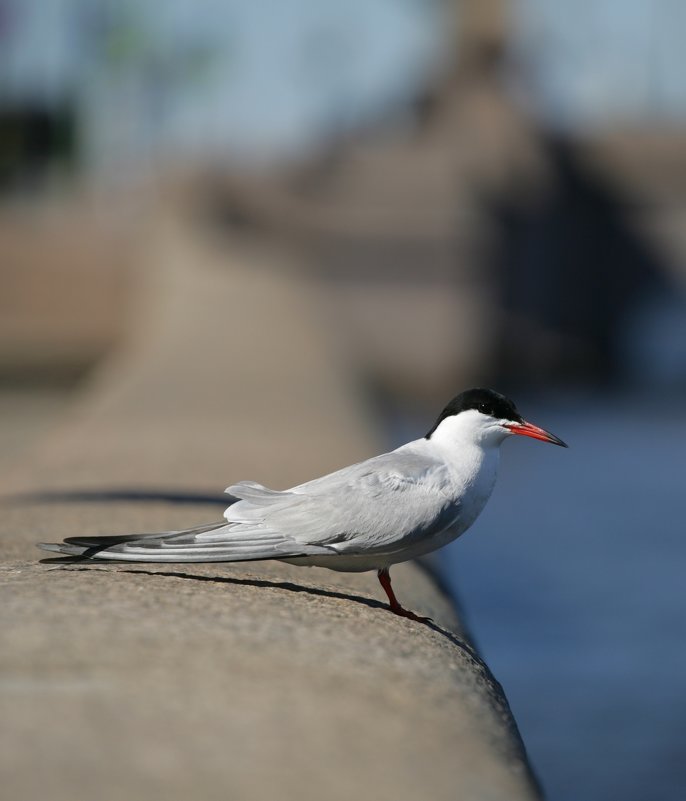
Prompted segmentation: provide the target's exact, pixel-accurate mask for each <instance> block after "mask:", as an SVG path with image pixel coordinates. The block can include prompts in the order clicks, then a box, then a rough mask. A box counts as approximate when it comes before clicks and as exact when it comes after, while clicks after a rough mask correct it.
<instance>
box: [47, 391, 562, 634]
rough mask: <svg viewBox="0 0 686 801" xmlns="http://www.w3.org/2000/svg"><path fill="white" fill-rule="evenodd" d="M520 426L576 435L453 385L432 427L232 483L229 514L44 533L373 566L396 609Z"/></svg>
mask: <svg viewBox="0 0 686 801" xmlns="http://www.w3.org/2000/svg"><path fill="white" fill-rule="evenodd" d="M513 435H519V436H525V437H531V438H533V439H537V440H542V441H543V442H549V443H552V444H553V445H559V446H561V447H565V448H566V447H568V446H567V445H566V443H564V442H563V441H562V440H561V439H560V438H559V437H556V436H555V435H554V434H551V433H550V432H549V431H546V430H545V429H543V428H539V427H538V426H536V425H534V424H533V423H530V422H527V421H526V420H525V419H524V418H523V417H522V416H521V414H520V413H519V412H518V411H517V407H516V406H515V404H514V402H513V401H512V400H510V399H509V398H508V397H506V396H505V395H501V394H500V393H498V392H496V391H494V390H492V389H484V388H474V389H469V390H466V391H465V392H462V393H460V394H459V395H456V396H455V397H454V398H453V399H452V400H451V401H450V402H449V403H448V404H447V405H446V406H445V408H444V409H443V410H442V411H441V413H440V414H439V415H438V417H437V418H436V421H435V422H434V424H433V426H432V427H431V428H430V429H429V431H428V432H427V433H426V435H425V436H424V437H422V438H420V439H416V440H413V441H411V442H408V443H406V444H404V445H401V446H400V447H399V448H396V449H395V450H392V451H390V452H388V453H383V454H381V455H379V456H374V457H372V458H370V459H366V460H365V461H362V462H358V463H356V464H353V465H350V466H348V467H344V468H342V469H340V470H336V471H335V472H333V473H328V474H326V475H324V476H321V477H320V478H315V479H313V480H311V481H307V482H305V483H304V484H298V485H297V486H295V487H291V488H290V489H286V490H274V489H269V488H268V487H265V486H263V485H262V484H259V483H257V482H255V481H240V482H238V483H236V484H232V485H231V486H230V487H228V488H227V489H226V492H227V493H228V494H229V495H230V496H231V501H230V503H229V505H228V506H227V508H226V510H225V512H224V516H223V518H222V520H221V521H219V522H215V523H210V524H207V525H201V526H198V527H196V528H190V529H184V530H179V531H164V532H158V533H155V534H124V535H113V536H108V535H105V536H93V537H88V536H84V537H81V536H76V537H67V538H66V539H65V540H64V541H63V542H61V543H39V544H38V547H40V548H43V549H44V550H47V551H52V552H56V553H59V554H62V555H66V556H68V557H71V559H72V560H73V559H77V560H79V561H82V560H83V561H97V562H103V561H114V562H157V563H190V562H251V561H261V560H279V561H282V562H287V563H290V564H295V565H303V566H312V565H315V566H318V567H326V568H329V569H332V570H339V571H345V572H364V571H376V574H377V577H378V579H379V582H380V584H381V586H382V587H383V589H384V592H385V593H386V596H387V597H388V604H389V607H388V608H389V609H390V611H391V612H394V613H395V614H396V615H400V616H402V617H406V618H409V619H411V620H415V621H420V622H429V621H430V618H426V617H422V616H420V615H417V614H415V613H414V612H412V611H411V610H409V609H406V608H405V607H403V606H402V605H401V604H400V602H399V601H398V599H397V598H396V596H395V592H394V590H393V587H392V585H391V577H390V572H389V571H390V568H391V566H392V565H394V564H397V563H399V562H405V561H407V560H409V559H416V558H418V557H421V556H424V555H425V554H428V553H430V552H431V551H434V550H436V549H437V548H441V547H442V546H443V545H446V544H447V543H449V542H451V541H452V540H454V539H456V538H457V537H459V536H460V535H461V534H463V533H464V532H465V531H466V530H467V529H468V528H469V527H470V526H471V525H472V524H473V523H474V521H475V520H476V519H477V517H478V516H479V514H480V513H481V511H482V510H483V508H484V506H485V505H486V502H487V501H488V499H489V498H490V496H491V493H492V491H493V487H494V485H495V480H496V474H497V471H498V462H499V457H500V446H501V445H502V443H503V442H504V441H505V440H506V439H507V438H508V437H510V436H513Z"/></svg>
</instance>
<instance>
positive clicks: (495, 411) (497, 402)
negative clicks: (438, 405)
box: [426, 387, 524, 439]
mask: <svg viewBox="0 0 686 801" xmlns="http://www.w3.org/2000/svg"><path fill="white" fill-rule="evenodd" d="M467 409H476V410H477V411H478V412H481V413H482V414H488V415H490V416H491V417H495V418H496V419H497V420H512V421H514V422H517V423H522V422H524V418H523V417H522V416H521V414H519V412H518V411H517V407H516V406H515V405H514V403H513V402H512V401H511V400H510V399H509V398H507V397H505V395H501V394H500V393H499V392H495V390H492V389H482V388H480V387H477V388H476V389H467V390H465V391H464V392H461V393H460V394H459V395H456V396H455V397H454V398H453V399H452V400H451V401H450V403H449V404H448V405H447V406H446V407H445V409H443V411H442V412H441V413H440V414H439V415H438V418H437V420H436V422H435V423H434V425H433V428H432V429H431V431H429V432H428V433H427V434H426V439H430V438H431V435H432V434H433V433H434V431H435V430H436V429H437V428H438V426H439V425H440V424H441V423H442V422H443V420H445V418H446V417H452V416H453V415H455V414H459V413H460V412H464V411H466V410H467Z"/></svg>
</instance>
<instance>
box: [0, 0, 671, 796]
mask: <svg viewBox="0 0 686 801" xmlns="http://www.w3.org/2000/svg"><path fill="white" fill-rule="evenodd" d="M684 31H686V6H685V5H684V4H683V3H681V2H678V0H595V1H594V2H592V3H591V2H586V3H572V2H570V1H569V0H567V1H566V0H452V1H451V0H433V1H432V0H349V1H348V2H346V3H343V4H340V3H338V4H334V3H322V2H315V0H269V1H267V0H265V2H262V3H250V2H246V1H245V0H244V1H241V0H168V2H166V3H164V4H159V3H153V2H151V0H136V1H135V2H134V0H131V1H130V2H127V0H50V2H47V3H46V2H44V0H0V466H1V467H3V468H7V469H8V470H10V472H11V468H12V466H13V465H14V464H15V463H16V462H17V460H19V459H20V458H21V457H22V456H23V455H25V454H26V453H27V452H28V451H29V449H31V448H32V447H35V446H36V444H37V443H38V442H39V441H40V439H41V436H42V435H43V434H44V433H45V432H47V431H48V430H49V428H50V427H51V426H52V425H53V424H54V423H55V422H56V421H57V420H59V419H60V418H61V416H62V415H63V414H65V413H66V412H67V410H69V409H71V408H72V404H73V402H74V401H77V400H78V399H79V398H80V397H81V395H82V393H84V392H86V391H87V388H88V386H89V385H90V382H91V381H93V380H94V377H95V376H97V374H98V371H99V370H100V369H101V368H102V366H103V364H105V363H107V362H108V361H109V360H110V359H113V358H114V359H118V358H122V354H126V353H127V352H128V351H130V350H132V349H135V347H136V335H137V334H136V332H137V331H139V330H140V327H141V326H140V320H141V319H142V318H143V317H145V316H146V314H148V307H149V305H154V303H153V300H154V299H153V298H152V296H151V293H150V292H149V291H148V289H147V288H148V287H149V282H150V280H151V278H150V274H151V272H152V271H153V267H152V266H151V264H150V260H149V258H148V255H149V253H150V250H149V241H150V232H151V231H152V230H154V231H156V232H157V233H156V236H159V235H160V233H159V232H160V230H163V231H164V232H166V233H165V234H164V235H168V236H171V237H172V241H176V239H174V237H183V236H188V235H192V236H193V237H201V238H203V239H206V240H207V241H209V242H211V243H212V247H213V248H214V249H215V252H219V254H221V255H220V258H219V259H218V261H219V262H220V263H221V261H222V260H225V261H226V263H227V264H228V263H229V262H230V261H231V260H232V259H234V258H236V254H240V258H241V260H242V262H243V263H244V264H247V265H248V266H249V268H250V270H252V271H254V272H255V273H256V274H260V275H266V276H267V277H268V278H269V276H273V277H274V281H276V279H277V276H278V281H279V284H278V286H279V287H281V286H282V285H287V284H288V283H289V282H294V286H295V287H296V288H298V289H297V291H298V292H301V290H302V287H306V289H307V302H308V303H310V304H311V305H312V307H313V308H312V314H314V315H315V318H316V320H317V328H316V331H315V336H316V337H321V338H322V340H323V341H325V342H326V343H327V344H326V347H327V348H328V350H327V353H328V354H329V359H330V361H331V363H332V364H334V365H340V366H341V367H340V369H341V372H342V373H344V375H345V377H346V381H347V382H348V384H349V385H350V387H351V391H354V392H355V393H356V394H357V395H358V396H359V397H360V398H361V400H362V403H363V405H364V408H365V409H366V410H368V414H369V416H370V418H371V419H373V420H375V421H376V426H377V430H378V431H379V437H380V439H381V441H382V442H385V444H386V446H387V447H390V446H395V445H396V444H399V443H400V442H401V441H403V440H404V439H407V438H411V437H416V436H421V435H422V434H423V433H424V432H425V430H426V429H428V428H429V426H430V423H431V422H432V420H433V417H434V416H435V415H436V413H437V412H438V411H439V410H440V408H441V407H442V405H443V404H444V403H445V402H446V401H447V400H448V399H449V398H450V397H451V396H452V395H454V394H455V393H456V392H458V391H460V390H461V389H463V388H466V387H468V386H471V385H480V384H484V385H489V386H493V387H495V388H497V389H499V390H501V391H504V392H506V393H508V394H511V395H513V396H514V397H515V400H516V401H517V403H518V406H519V408H520V410H521V411H522V413H523V414H524V416H525V417H527V418H529V419H531V420H533V421H534V422H536V423H538V424H539V425H542V426H544V427H546V428H550V429H551V430H552V431H554V432H555V433H556V434H558V435H559V436H561V437H562V438H563V439H565V440H566V441H567V442H569V443H570V445H571V448H570V450H569V451H568V452H562V451H559V450H558V449H552V448H544V447H542V446H541V447H539V446H538V445H537V444H535V443H529V442H519V441H518V442H516V443H514V444H512V443H509V444H508V445H507V446H506V448H505V453H504V458H503V462H504V463H503V469H502V476H501V480H500V483H499V485H498V487H497V489H496V492H495V494H494V497H493V500H492V501H491V504H490V505H489V507H488V508H487V510H486V512H485V513H484V515H483V516H482V518H481V519H480V521H479V522H478V524H477V525H476V527H475V530H474V531H473V532H471V533H470V534H469V535H467V536H466V537H465V538H463V539H462V540H460V541H459V543H457V544H453V546H452V547H450V548H449V549H447V553H444V554H442V555H441V556H440V558H439V559H438V560H437V564H438V569H439V570H441V571H442V572H443V574H444V576H445V578H446V579H447V581H448V582H449V583H450V586H451V587H452V588H453V590H454V591H455V592H456V594H457V595H458V596H459V599H460V601H461V604H462V606H463V608H464V609H465V612H466V615H467V618H468V621H469V622H470V624H471V626H472V627H473V631H474V635H475V638H476V641H477V643H478V644H479V646H480V647H481V649H482V651H483V653H484V655H485V657H486V659H487V661H488V662H489V664H490V666H491V667H492V669H493V671H494V672H495V674H496V676H497V677H498V678H499V680H500V681H501V683H502V684H503V685H504V688H505V691H506V693H507V694H508V697H509V699H510V702H511V704H512V707H513V711H514V713H515V716H516V718H517V720H518V723H519V725H520V728H521V731H522V734H523V737H524V740H525V742H526V744H527V747H528V749H529V753H530V756H531V759H532V761H533V764H534V767H535V769H536V770H537V771H538V773H539V775H540V777H541V779H542V782H543V785H544V787H545V789H546V791H547V793H548V796H549V798H550V799H551V801H572V799H574V801H576V799H580V798H583V799H587V801H595V800H598V801H599V800H600V799H608V798H623V799H624V800H625V801H645V799H647V798H650V799H651V801H666V800H668V799H669V800H671V799H674V800H675V801H676V799H681V798H683V797H684V792H685V791H686V692H685V690H686V680H685V679H684V676H685V675H686V625H685V624H684V603H683V596H684V591H683V587H684V578H683V575H684V569H683V565H684V564H685V563H686V539H685V538H684V530H683V529H684V527H683V523H682V521H681V513H682V508H681V506H682V504H681V498H682V496H683V488H684V475H685V474H686V471H685V470H684V457H683V444H684V431H685V423H686V391H685V390H686V292H685V289H684V285H685V284H686V82H684V80H683V75H684V69H685V68H686V55H685V53H686V50H685V49H684V46H683V36H684ZM170 209H172V210H173V213H170V211H169V210H170ZM160 220H164V225H163V226H161V225H160ZM189 232H191V233H189ZM186 267H187V269H189V270H191V271H192V270H193V269H195V268H196V265H193V264H188V265H186ZM213 269H214V267H213ZM155 273H156V278H155V280H156V281H159V280H162V281H164V265H162V266H161V267H160V265H159V264H158V265H157V266H156V267H155ZM160 275H161V278H160ZM269 280H271V279H269ZM235 291H236V292H240V287H239V286H238V285H236V287H235ZM269 303H270V304H271V305H267V306H266V307H264V306H260V305H259V304H256V305H255V306H254V307H250V309H249V310H248V311H249V313H251V314H254V315H262V316H263V318H264V322H263V328H264V331H265V336H266V337H273V338H274V340H275V341H278V340H279V339H281V341H280V345H281V346H282V347H284V348H285V349H286V350H288V347H289V342H288V339H287V337H288V331H287V329H281V327H280V324H279V320H280V318H279V305H280V304H279V295H278V292H276V291H275V293H274V295H273V296H270V298H269ZM196 311H197V310H196ZM283 337H286V339H285V340H283ZM243 353H244V358H245V360H246V365H247V366H249V367H251V347H250V342H246V343H244V345H243ZM202 356H203V354H202V353H198V354H197V358H198V359H202ZM303 359H305V357H303ZM303 364H304V365H305V366H304V368H303V369H302V370H297V371H294V372H293V374H292V377H291V379H290V380H293V381H298V382H300V384H301V385H302V386H301V388H302V387H304V388H306V389H303V390H302V391H307V392H308V393H310V394H316V392H317V384H318V375H317V371H316V369H312V370H311V371H310V372H308V370H307V363H306V360H305V361H304V362H303ZM217 369H218V370H221V369H222V365H219V364H218V365H217ZM236 369H239V370H240V369H241V368H240V366H237V368H236ZM265 380H266V381H267V384H268V377H267V378H266V379H265ZM288 380H289V373H288V372H287V371H284V372H283V373H280V374H279V376H278V381H277V385H274V386H271V387H270V390H271V391H275V392H277V393H278V391H279V389H280V386H279V385H278V382H287V381H288ZM272 413H273V406H272ZM285 414H286V413H285V412H284V415H285ZM234 424H235V421H234ZM231 425H232V421H227V428H230V426H231ZM366 455H368V454H362V453H361V454H359V456H360V458H362V457H363V456H366ZM334 456H335V454H334ZM330 458H334V457H330ZM335 464H336V463H335V461H334V464H333V465H332V466H335ZM241 477H246V476H235V477H234V478H241ZM247 477H253V476H247ZM254 477H255V478H258V479H260V480H266V478H267V477H266V476H264V475H259V474H256V475H255V476H254ZM306 477H307V476H303V478H306ZM229 479H230V477H227V476H224V477H222V476H218V477H217V481H218V484H217V486H216V487H209V489H221V487H223V484H222V483H221V482H224V483H227V481H228V480H229ZM96 483H97V482H96ZM37 489H40V487H37Z"/></svg>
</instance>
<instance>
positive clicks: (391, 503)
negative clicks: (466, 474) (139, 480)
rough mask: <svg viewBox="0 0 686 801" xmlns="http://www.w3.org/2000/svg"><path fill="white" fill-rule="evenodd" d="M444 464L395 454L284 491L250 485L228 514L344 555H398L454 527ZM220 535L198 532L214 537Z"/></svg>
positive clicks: (238, 526) (242, 527)
mask: <svg viewBox="0 0 686 801" xmlns="http://www.w3.org/2000/svg"><path fill="white" fill-rule="evenodd" d="M444 472H445V467H444V466H443V465H442V464H441V463H440V462H430V461H428V460H427V459H426V458H423V457H418V456H416V455H414V454H411V453H403V452H399V451H393V452H392V453H389V454H383V455H382V456H378V457H375V458H373V459H369V460H367V461H366V462H361V463H359V464H356V465H352V466H351V467H346V468H344V469H343V470H339V471H337V472H335V473H331V474H329V475H327V476H323V477H322V478H318V479H315V480H314V481H310V482H307V483H306V484H301V485H299V486H297V487H294V488H293V489H291V490H287V491H286V492H277V491H275V490H270V489H267V488H266V487H262V486H260V485H259V484H254V483H251V482H243V483H241V484H237V485H234V486H232V487H229V488H228V490H227V492H230V493H231V494H233V495H235V496H237V497H238V498H240V499H241V501H239V502H238V503H236V504H234V505H232V506H230V507H229V508H228V509H227V510H226V512H225V517H226V519H227V521H228V522H229V523H230V525H231V532H236V533H238V532H240V533H242V534H246V535H247V534H249V533H251V532H252V533H253V534H254V535H257V534H258V532H259V533H261V534H262V535H264V536H270V535H271V536H275V535H280V536H281V537H284V538H286V540H288V541H292V542H297V543H301V544H302V545H308V546H324V547H327V548H328V549H331V550H333V551H335V552H338V553H346V554H355V553H358V552H359V553H373V552H392V551H395V550H400V549H403V548H405V547H408V546H409V545H411V544H412V543H413V542H416V541H417V540H421V539H422V538H423V537H426V536H431V535H432V534H434V533H438V532H440V531H443V530H444V529H446V528H448V527H449V526H450V524H451V523H452V522H453V521H454V519H455V518H456V516H457V513H458V508H457V506H456V505H455V503H454V502H453V501H452V499H451V498H450V496H449V495H448V494H446V493H445V492H443V490H442V487H443V486H444V484H445V476H444ZM217 536H221V533H220V532H212V531H210V532H207V533H204V534H200V535H199V537H198V538H199V539H202V540H214V539H215V538H216V537H217Z"/></svg>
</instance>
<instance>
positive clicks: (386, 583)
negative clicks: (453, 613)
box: [376, 567, 433, 623]
mask: <svg viewBox="0 0 686 801" xmlns="http://www.w3.org/2000/svg"><path fill="white" fill-rule="evenodd" d="M376 575H377V576H378V577H379V583H380V584H381V586H382V587H383V588H384V592H385V593H386V595H387V596H388V604H389V607H390V610H391V612H393V613H394V614H396V615H400V617H407V618H409V619H410V620H416V621H417V622H418V623H433V620H431V618H430V617H422V616H421V615H416V614H415V613H414V612H411V611H410V610H409V609H405V608H404V607H402V606H401V605H400V603H399V602H398V599H397V598H396V597H395V593H394V592H393V587H391V574H390V573H389V572H388V568H387V567H384V568H383V569H382V570H378V571H377V573H376Z"/></svg>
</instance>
